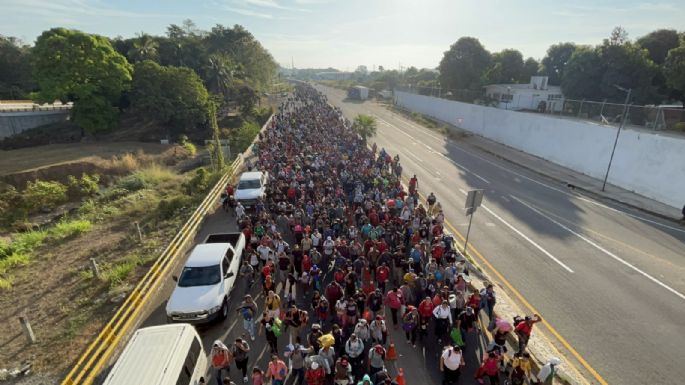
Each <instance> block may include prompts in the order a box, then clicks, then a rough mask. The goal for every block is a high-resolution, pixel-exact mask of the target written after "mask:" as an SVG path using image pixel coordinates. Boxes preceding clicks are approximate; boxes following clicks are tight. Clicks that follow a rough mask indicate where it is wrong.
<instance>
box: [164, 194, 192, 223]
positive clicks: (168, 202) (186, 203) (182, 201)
mask: <svg viewBox="0 0 685 385" xmlns="http://www.w3.org/2000/svg"><path fill="white" fill-rule="evenodd" d="M192 203H193V199H192V198H191V197H189V196H187V195H179V196H175V197H173V198H170V199H162V200H161V201H159V204H158V205H157V212H158V213H159V219H162V220H166V219H171V218H173V217H174V216H175V215H176V214H177V213H179V212H180V211H181V210H183V209H185V208H187V207H190V206H191V205H192Z"/></svg>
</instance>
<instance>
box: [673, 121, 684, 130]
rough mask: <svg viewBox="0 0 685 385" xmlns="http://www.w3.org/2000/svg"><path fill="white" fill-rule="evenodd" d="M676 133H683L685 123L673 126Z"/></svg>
mask: <svg viewBox="0 0 685 385" xmlns="http://www.w3.org/2000/svg"><path fill="white" fill-rule="evenodd" d="M673 128H675V129H676V130H678V131H685V122H678V123H676V124H675V126H673Z"/></svg>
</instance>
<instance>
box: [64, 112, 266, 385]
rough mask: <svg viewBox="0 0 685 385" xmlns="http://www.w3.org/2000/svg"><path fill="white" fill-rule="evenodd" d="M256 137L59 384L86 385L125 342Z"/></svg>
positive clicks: (241, 163) (91, 381)
mask: <svg viewBox="0 0 685 385" xmlns="http://www.w3.org/2000/svg"><path fill="white" fill-rule="evenodd" d="M272 119H273V115H272V116H271V117H269V119H268V120H267V121H266V123H265V124H264V126H263V127H262V130H261V131H260V132H262V131H264V129H265V128H266V127H267V126H268V125H270V124H271V120H272ZM257 139H258V137H256V138H255V139H254V140H253V142H252V145H251V146H250V147H249V148H248V149H247V150H246V151H245V153H243V154H241V155H239V156H238V157H237V158H236V159H235V161H233V163H232V164H231V165H230V169H229V170H228V171H227V172H226V173H225V174H224V175H223V176H222V177H221V179H219V181H218V182H217V183H216V184H215V185H214V187H212V189H211V190H210V191H209V193H208V194H207V196H206V197H205V199H204V200H203V201H202V203H200V205H199V206H198V207H197V209H196V210H195V211H194V212H193V214H192V215H191V216H190V218H189V219H188V220H187V221H186V223H185V224H184V225H183V227H181V229H180V230H179V231H178V233H177V234H176V235H175V236H174V238H172V240H171V241H170V242H169V245H168V246H167V247H166V248H165V249H164V251H163V252H162V254H161V255H160V256H159V258H157V260H156V261H155V263H154V264H153V265H152V266H151V267H150V270H148V272H147V273H146V274H145V276H143V278H142V279H141V280H140V282H138V284H137V285H136V287H135V288H134V289H133V290H132V291H131V293H130V294H129V295H128V297H127V298H126V300H125V301H124V302H123V303H122V305H121V306H120V307H119V309H118V310H117V311H116V313H114V315H113V316H112V318H111V319H110V320H109V322H108V323H107V324H106V325H105V326H104V327H103V328H102V330H101V331H100V333H99V334H98V335H97V337H95V339H94V340H93V342H91V343H90V345H88V347H87V348H86V350H85V351H84V352H83V353H82V354H81V355H80V356H79V358H78V360H77V361H76V363H75V364H74V366H73V368H72V369H71V370H70V371H69V373H68V374H67V375H66V376H65V378H64V380H62V382H61V385H90V384H92V383H93V382H94V381H95V379H96V378H97V376H98V375H99V374H100V372H101V371H102V369H103V368H105V367H106V365H107V364H108V363H109V361H110V359H111V358H112V356H113V354H114V352H115V351H116V348H117V347H118V346H119V344H120V343H122V342H126V340H127V339H128V336H130V335H131V334H132V333H133V331H135V329H136V328H137V327H138V325H139V324H140V322H141V321H142V317H141V315H142V314H143V312H144V310H145V308H146V305H147V303H148V302H149V301H150V299H151V298H152V297H153V295H154V294H155V292H156V291H157V289H159V288H160V285H161V284H162V283H163V281H164V279H165V278H166V277H167V276H168V275H169V273H170V272H171V270H172V269H173V266H174V265H175V263H176V262H177V261H178V259H179V258H182V257H183V256H184V255H185V251H186V248H187V246H188V245H189V243H190V242H192V241H193V239H194V238H195V235H196V234H197V232H198V230H199V228H200V225H201V224H202V222H203V220H204V218H205V216H206V215H207V214H209V213H211V212H212V211H213V210H214V209H215V207H216V203H217V202H218V200H219V197H220V196H221V192H222V191H224V188H225V186H226V184H227V183H228V182H229V181H230V180H231V178H233V177H234V176H236V175H237V173H238V171H239V170H241V168H242V167H243V165H244V159H247V157H249V156H251V154H252V152H251V151H252V146H253V145H254V144H255V143H256V141H257Z"/></svg>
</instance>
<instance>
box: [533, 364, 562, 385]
mask: <svg viewBox="0 0 685 385" xmlns="http://www.w3.org/2000/svg"><path fill="white" fill-rule="evenodd" d="M559 365H561V360H560V359H559V358H557V357H552V358H550V359H549V361H547V363H546V364H545V365H543V366H542V368H540V371H539V372H538V375H537V376H536V377H537V380H538V383H539V384H542V385H552V384H554V376H555V375H556V373H557V367H558V366H559Z"/></svg>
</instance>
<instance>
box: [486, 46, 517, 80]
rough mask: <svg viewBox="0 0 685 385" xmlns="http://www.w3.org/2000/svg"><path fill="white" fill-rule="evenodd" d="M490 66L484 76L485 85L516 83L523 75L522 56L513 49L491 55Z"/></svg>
mask: <svg viewBox="0 0 685 385" xmlns="http://www.w3.org/2000/svg"><path fill="white" fill-rule="evenodd" d="M491 63H492V66H491V67H490V68H489V69H488V71H487V72H486V74H485V78H486V81H487V83H489V84H497V83H500V84H502V83H505V84H507V83H518V81H519V79H521V77H522V75H523V55H522V54H521V52H519V51H517V50H515V49H505V50H502V52H496V53H494V54H492V62H491Z"/></svg>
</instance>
